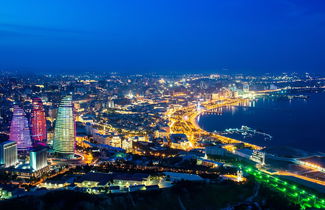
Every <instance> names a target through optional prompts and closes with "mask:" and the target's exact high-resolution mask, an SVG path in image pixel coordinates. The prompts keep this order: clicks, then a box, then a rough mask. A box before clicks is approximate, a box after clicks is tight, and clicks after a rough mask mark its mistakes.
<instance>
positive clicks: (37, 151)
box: [29, 147, 47, 171]
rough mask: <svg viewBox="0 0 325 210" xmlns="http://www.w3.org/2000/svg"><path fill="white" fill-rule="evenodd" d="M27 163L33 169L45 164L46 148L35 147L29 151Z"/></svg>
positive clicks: (42, 166)
mask: <svg viewBox="0 0 325 210" xmlns="http://www.w3.org/2000/svg"><path fill="white" fill-rule="evenodd" d="M29 157H30V160H29V165H30V168H31V169H32V170H33V171H38V170H39V169H42V168H44V167H46V166H47V148H45V147H37V148H34V149H33V150H31V151H30V153H29Z"/></svg>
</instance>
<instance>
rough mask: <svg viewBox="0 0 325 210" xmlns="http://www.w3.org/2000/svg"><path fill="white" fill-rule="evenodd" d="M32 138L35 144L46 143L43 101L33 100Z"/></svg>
mask: <svg viewBox="0 0 325 210" xmlns="http://www.w3.org/2000/svg"><path fill="white" fill-rule="evenodd" d="M31 128H32V138H33V140H34V143H35V144H39V143H41V144H44V143H45V142H46V138H47V136H46V119H45V111H44V107H43V103H42V100H41V99H40V98H33V110H32V115H31Z"/></svg>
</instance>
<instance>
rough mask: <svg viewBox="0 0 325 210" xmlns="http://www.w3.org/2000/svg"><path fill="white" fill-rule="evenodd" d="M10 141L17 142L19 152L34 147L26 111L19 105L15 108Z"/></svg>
mask: <svg viewBox="0 0 325 210" xmlns="http://www.w3.org/2000/svg"><path fill="white" fill-rule="evenodd" d="M9 139H10V140H12V141H15V142H17V148H18V151H24V150H28V149H29V148H31V147H32V140H31V136H30V130H29V126H28V120H27V118H26V116H25V112H24V110H23V109H22V108H20V107H19V106H17V105H15V106H14V112H13V116H12V121H11V125H10V136H9Z"/></svg>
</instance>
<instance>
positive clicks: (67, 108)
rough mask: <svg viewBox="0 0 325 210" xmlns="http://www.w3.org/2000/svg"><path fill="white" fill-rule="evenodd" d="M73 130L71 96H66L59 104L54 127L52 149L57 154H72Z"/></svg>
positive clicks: (70, 156) (71, 155) (65, 155)
mask: <svg viewBox="0 0 325 210" xmlns="http://www.w3.org/2000/svg"><path fill="white" fill-rule="evenodd" d="M75 130H76V128H75V122H74V115H73V107H72V97H71V96H66V97H64V98H63V99H62V101H61V104H60V106H59V109H58V116H57V119H56V123H55V129H54V140H53V149H54V151H55V152H56V153H57V154H58V155H59V156H62V157H66V158H72V157H73V156H74V149H75Z"/></svg>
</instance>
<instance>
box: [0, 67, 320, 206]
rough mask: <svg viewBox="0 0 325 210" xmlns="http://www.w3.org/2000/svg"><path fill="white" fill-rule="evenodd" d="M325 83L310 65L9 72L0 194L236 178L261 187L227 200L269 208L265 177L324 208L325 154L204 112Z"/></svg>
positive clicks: (293, 198)
mask: <svg viewBox="0 0 325 210" xmlns="http://www.w3.org/2000/svg"><path fill="white" fill-rule="evenodd" d="M324 87H325V78H322V77H319V76H313V75H309V74H308V73H306V74H303V75H297V74H285V73H283V74H280V75H263V76H248V75H219V74H186V75H178V74H166V75H156V74H147V75H139V74H137V75H123V74H117V73H110V74H95V73H88V74H80V75H77V74H76V75H50V74H47V75H36V74H28V75H27V74H26V75H22V74H20V75H16V74H13V73H6V72H2V73H1V80H0V104H1V107H0V132H1V134H0V135H1V136H0V165H1V168H0V200H10V199H17V198H24V197H26V196H42V195H45V194H47V193H49V192H56V191H74V192H82V193H87V194H95V195H111V194H119V195H120V194H128V195H129V194H131V195H132V193H136V192H142V191H143V192H145V191H150V192H157V191H164V190H166V189H172V188H173V187H175V186H177V185H178V184H179V183H182V182H184V181H186V182H190V183H193V184H195V183H202V184H207V185H210V184H211V185H212V184H213V185H223V183H230V182H232V183H233V184H234V186H245V183H253V186H254V187H252V194H251V195H249V196H247V197H248V198H247V199H244V200H242V201H236V202H234V203H229V206H228V207H231V205H232V206H235V205H238V206H240V205H247V206H258V207H260V208H261V207H263V203H261V202H255V201H256V199H257V198H258V194H259V191H260V190H259V188H260V186H264V187H265V188H266V189H268V190H270V192H272V193H275V194H276V195H280V196H282V197H283V198H285V200H286V201H287V202H288V205H293V206H297V207H299V208H303V209H304V208H325V200H324V193H325V167H324V166H325V157H324V154H321V153H317V154H316V153H315V154H308V155H293V154H290V152H289V151H288V152H284V151H282V152H281V153H279V152H278V151H273V150H268V148H265V147H263V146H261V145H259V144H253V143H249V142H245V141H242V140H240V139H234V138H230V137H228V136H226V135H223V134H222V133H218V132H208V131H205V130H203V129H202V128H201V127H199V125H198V123H197V119H198V117H200V116H202V115H205V114H216V113H217V114H220V113H222V109H223V108H226V107H228V108H229V107H234V106H250V105H251V104H252V103H254V101H255V100H256V98H259V97H282V98H287V99H288V100H292V98H296V97H297V98H304V97H305V96H304V95H303V93H305V92H315V91H323V90H324ZM242 129H250V128H247V127H245V126H243V127H242ZM270 138H271V137H270ZM232 186H233V185H232ZM254 199H255V200H254ZM1 202H4V201H0V203H1ZM179 205H180V206H179V208H182V205H183V204H182V202H181V201H180V204H179Z"/></svg>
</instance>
